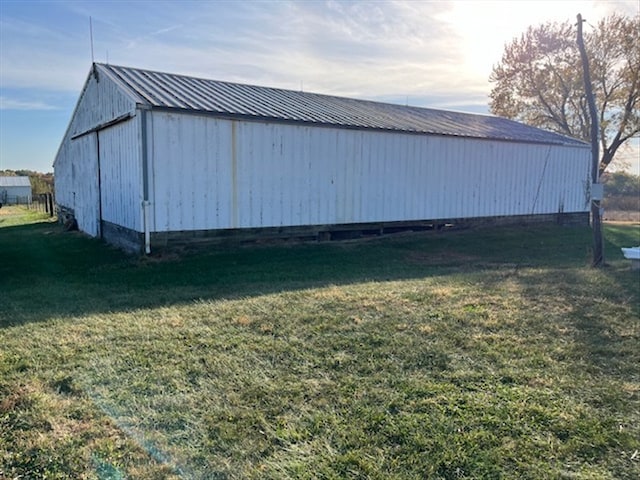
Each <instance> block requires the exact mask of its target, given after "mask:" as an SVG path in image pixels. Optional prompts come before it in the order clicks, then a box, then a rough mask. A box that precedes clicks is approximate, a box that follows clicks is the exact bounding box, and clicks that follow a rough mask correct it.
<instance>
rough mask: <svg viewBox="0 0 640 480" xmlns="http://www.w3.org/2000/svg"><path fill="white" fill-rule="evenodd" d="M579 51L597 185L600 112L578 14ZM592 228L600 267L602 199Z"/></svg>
mask: <svg viewBox="0 0 640 480" xmlns="http://www.w3.org/2000/svg"><path fill="white" fill-rule="evenodd" d="M577 18H578V49H579V50H580V58H581V59H582V77H583V80H584V90H585V94H586V96H587V103H588V105H589V117H590V119H591V183H592V184H594V185H595V184H597V183H598V180H599V178H598V177H599V167H600V148H599V143H598V111H597V109H596V101H595V98H594V96H593V88H592V86H591V73H590V72H589V58H588V57H587V51H586V49H585V47H584V40H583V38H582V22H584V20H583V19H582V15H580V14H578V17H577ZM591 228H592V229H593V266H594V267H600V266H602V265H603V264H604V248H603V241H602V219H601V218H600V199H593V198H592V199H591Z"/></svg>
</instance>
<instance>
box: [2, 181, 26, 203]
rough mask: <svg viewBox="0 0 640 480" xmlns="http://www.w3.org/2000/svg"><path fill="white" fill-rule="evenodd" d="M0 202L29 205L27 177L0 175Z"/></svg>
mask: <svg viewBox="0 0 640 480" xmlns="http://www.w3.org/2000/svg"><path fill="white" fill-rule="evenodd" d="M0 203H2V204H5V205H18V204H25V205H29V204H30V203H31V181H30V180H29V177H0Z"/></svg>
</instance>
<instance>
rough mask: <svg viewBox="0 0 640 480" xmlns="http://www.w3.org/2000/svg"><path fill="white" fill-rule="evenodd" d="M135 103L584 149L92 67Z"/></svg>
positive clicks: (372, 106) (341, 104)
mask: <svg viewBox="0 0 640 480" xmlns="http://www.w3.org/2000/svg"><path fill="white" fill-rule="evenodd" d="M95 68H96V69H97V72H98V75H99V74H100V72H102V73H104V74H106V75H107V76H108V77H109V78H111V79H112V80H113V81H115V82H116V83H117V84H118V85H119V86H120V87H121V88H123V89H124V90H125V91H127V92H128V94H129V95H130V96H131V97H132V98H133V99H134V100H135V102H136V103H138V104H140V105H145V106H148V107H151V108H169V109H180V110H183V111H195V112H206V113H210V114H215V115H219V116H232V117H244V118H250V119H251V118H253V119H261V120H262V119H264V120H278V121H286V122H303V123H310V124H320V125H327V126H328V125H331V126H338V127H344V128H362V129H375V130H386V131H399V132H409V133H422V134H434V135H447V136H458V137H471V138H483V139H493V140H509V141H518V142H529V143H545V144H561V145H586V144H585V143H584V142H582V141H580V140H576V139H573V138H570V137H566V136H564V135H560V134H557V133H553V132H549V131H546V130H541V129H539V128H535V127H531V126H528V125H524V124H522V123H518V122H515V121H513V120H508V119H505V118H500V117H495V116H490V115H477V114H470V113H460V112H451V111H445V110H434V109H431V108H422V107H412V106H404V105H396V104H391V103H382V102H373V101H368V100H356V99H353V98H345V97H336V96H330V95H321V94H317V93H309V92H299V91H293V90H283V89H278V88H269V87H259V86H254V85H243V84H238V83H230V82H222V81H218V80H206V79H201V78H194V77H188V76H184V75H176V74H172V73H163V72H154V71H149V70H140V69H136V68H129V67H120V66H115V65H106V64H95Z"/></svg>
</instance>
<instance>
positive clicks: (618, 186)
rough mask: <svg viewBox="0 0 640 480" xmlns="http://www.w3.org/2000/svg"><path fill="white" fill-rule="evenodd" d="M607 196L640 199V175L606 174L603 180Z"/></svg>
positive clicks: (627, 173) (624, 173)
mask: <svg viewBox="0 0 640 480" xmlns="http://www.w3.org/2000/svg"><path fill="white" fill-rule="evenodd" d="M602 183H604V184H605V189H606V196H608V197H609V196H620V195H624V196H633V197H637V198H640V175H633V174H631V173H629V172H611V173H608V172H607V173H606V174H605V175H604V176H603V178H602Z"/></svg>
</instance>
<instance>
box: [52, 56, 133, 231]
mask: <svg viewBox="0 0 640 480" xmlns="http://www.w3.org/2000/svg"><path fill="white" fill-rule="evenodd" d="M139 131H140V127H139V121H138V120H137V118H136V102H135V99H133V98H132V97H131V96H130V95H129V94H128V93H127V92H126V91H125V90H124V89H123V88H122V87H121V86H119V85H117V84H116V83H115V82H114V81H113V80H112V79H110V78H108V77H107V76H104V75H101V74H100V72H99V70H98V69H96V68H93V69H92V71H91V72H90V74H89V76H88V78H87V81H86V83H85V86H84V88H83V90H82V92H81V94H80V98H79V100H78V103H77V104H76V108H75V110H74V112H73V115H72V117H71V121H70V122H69V126H68V127H67V131H66V133H65V136H64V138H63V140H62V143H61V145H60V148H59V150H58V153H57V155H56V158H55V161H54V169H55V189H56V201H57V203H58V207H59V208H60V209H61V213H62V216H64V215H65V212H67V213H70V214H72V215H73V216H74V217H75V219H76V221H77V223H78V228H79V229H80V230H82V231H84V232H86V233H88V234H90V235H92V236H100V235H101V221H103V220H110V221H115V222H120V223H121V224H122V225H123V226H126V227H127V228H133V229H139V228H140V219H139V218H138V217H139V215H140V214H139V212H140V207H139V204H140V202H141V194H140V186H139V185H138V184H139V183H140V176H141V174H140V172H139V170H140V166H139V148H140V147H139V142H140V140H139V137H140V134H139ZM114 197H116V198H114ZM132 201H135V203H136V204H137V205H135V212H134V209H133V208H132V207H133V205H131V202H132ZM127 202H128V203H129V204H127ZM123 209H126V210H127V211H126V212H124V211H122V210H123Z"/></svg>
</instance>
